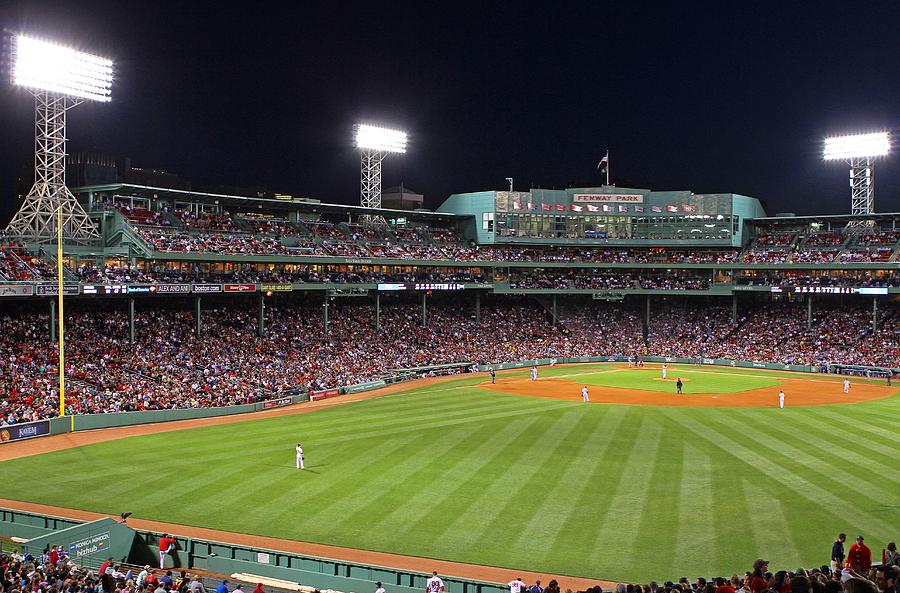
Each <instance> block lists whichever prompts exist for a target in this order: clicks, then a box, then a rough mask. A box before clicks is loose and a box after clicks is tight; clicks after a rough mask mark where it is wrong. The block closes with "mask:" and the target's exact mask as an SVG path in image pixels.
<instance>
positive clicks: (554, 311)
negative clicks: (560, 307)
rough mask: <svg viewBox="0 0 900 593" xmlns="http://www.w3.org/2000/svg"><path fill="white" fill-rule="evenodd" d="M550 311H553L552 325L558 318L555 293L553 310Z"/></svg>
mask: <svg viewBox="0 0 900 593" xmlns="http://www.w3.org/2000/svg"><path fill="white" fill-rule="evenodd" d="M552 313H553V325H556V320H557V319H558V317H557V314H556V295H555V294H554V295H553V310H552Z"/></svg>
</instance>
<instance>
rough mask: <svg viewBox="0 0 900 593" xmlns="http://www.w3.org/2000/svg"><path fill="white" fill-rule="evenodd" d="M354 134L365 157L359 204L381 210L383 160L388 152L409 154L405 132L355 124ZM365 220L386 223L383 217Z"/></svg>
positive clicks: (370, 217)
mask: <svg viewBox="0 0 900 593" xmlns="http://www.w3.org/2000/svg"><path fill="white" fill-rule="evenodd" d="M354 132H355V133H354V136H355V140H354V143H355V144H356V147H357V148H358V149H359V150H360V153H361V155H362V165H361V168H360V174H359V196H360V197H359V204H360V206H363V207H365V208H381V161H383V160H384V157H385V156H386V155H387V153H389V152H392V153H401V154H402V153H405V152H406V132H402V131H400V130H392V129H389V128H383V127H380V126H372V125H369V124H356V126H355V127H354ZM362 220H363V221H365V222H370V223H384V218H383V217H381V216H372V215H365V216H363V217H362Z"/></svg>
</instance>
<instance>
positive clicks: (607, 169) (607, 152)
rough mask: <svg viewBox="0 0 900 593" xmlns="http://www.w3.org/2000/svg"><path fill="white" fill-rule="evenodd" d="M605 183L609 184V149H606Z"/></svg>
mask: <svg viewBox="0 0 900 593" xmlns="http://www.w3.org/2000/svg"><path fill="white" fill-rule="evenodd" d="M606 185H607V186H609V150H607V151H606Z"/></svg>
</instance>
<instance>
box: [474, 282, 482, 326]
mask: <svg viewBox="0 0 900 593" xmlns="http://www.w3.org/2000/svg"><path fill="white" fill-rule="evenodd" d="M475 324H476V325H481V291H480V290H476V291H475Z"/></svg>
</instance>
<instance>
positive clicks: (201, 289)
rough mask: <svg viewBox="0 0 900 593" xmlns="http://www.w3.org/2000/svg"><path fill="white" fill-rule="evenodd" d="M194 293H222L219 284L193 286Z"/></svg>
mask: <svg viewBox="0 0 900 593" xmlns="http://www.w3.org/2000/svg"><path fill="white" fill-rule="evenodd" d="M193 292H194V293H200V294H209V293H211V292H222V285H221V284H194V286H193Z"/></svg>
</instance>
